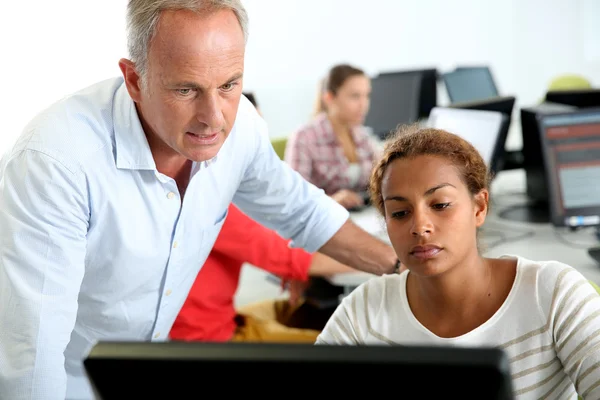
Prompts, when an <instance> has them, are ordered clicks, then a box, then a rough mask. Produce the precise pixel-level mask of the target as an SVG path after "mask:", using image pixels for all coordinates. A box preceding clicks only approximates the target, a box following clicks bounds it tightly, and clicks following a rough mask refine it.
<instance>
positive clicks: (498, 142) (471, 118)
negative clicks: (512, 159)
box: [427, 107, 508, 174]
mask: <svg viewBox="0 0 600 400" xmlns="http://www.w3.org/2000/svg"><path fill="white" fill-rule="evenodd" d="M507 118H508V117H507V116H506V115H505V114H503V113H500V112H497V111H482V110H469V109H464V110H463V109H456V108H449V107H435V108H434V109H433V110H432V111H431V114H430V115H429V119H428V121H427V126H429V127H432V128H436V129H443V130H446V131H448V132H451V133H454V134H457V135H459V136H461V137H462V138H463V139H465V140H467V141H468V142H470V143H471V144H472V145H473V146H474V147H475V148H476V149H477V151H479V153H480V154H481V156H482V157H483V159H484V160H485V162H486V164H487V166H488V168H489V169H490V171H491V172H492V173H493V174H495V173H496V172H498V171H497V170H498V167H499V162H500V160H501V159H502V157H503V155H504V144H505V142H506V138H505V137H502V136H501V134H502V133H503V128H504V126H505V124H506V120H507Z"/></svg>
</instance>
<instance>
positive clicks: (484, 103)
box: [449, 96, 520, 173]
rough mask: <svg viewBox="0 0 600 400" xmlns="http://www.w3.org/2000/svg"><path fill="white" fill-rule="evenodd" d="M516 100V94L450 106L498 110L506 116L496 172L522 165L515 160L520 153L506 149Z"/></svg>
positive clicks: (500, 136) (497, 154) (495, 163)
mask: <svg viewBox="0 0 600 400" xmlns="http://www.w3.org/2000/svg"><path fill="white" fill-rule="evenodd" d="M515 100H516V99H515V97H514V96H502V97H500V96H499V97H493V98H489V99H485V100H477V101H465V102H459V103H453V104H451V105H450V106H449V107H450V108H462V109H465V110H481V111H496V112H499V113H501V114H503V115H504V116H505V118H504V121H503V124H502V127H501V129H500V132H499V134H498V141H499V143H501V145H500V146H499V148H498V152H497V153H496V155H495V159H494V173H498V172H500V171H502V170H505V169H513V168H518V167H520V165H519V162H515V161H513V159H515V158H518V157H519V156H520V154H517V155H515V154H512V153H510V152H507V151H506V150H505V146H506V139H507V137H508V131H509V130H510V124H511V121H512V112H513V108H514V105H515Z"/></svg>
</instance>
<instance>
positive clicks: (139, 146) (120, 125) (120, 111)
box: [113, 83, 156, 170]
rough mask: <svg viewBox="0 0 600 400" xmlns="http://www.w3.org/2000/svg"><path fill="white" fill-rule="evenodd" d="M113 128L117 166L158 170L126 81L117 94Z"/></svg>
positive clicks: (114, 104) (114, 105)
mask: <svg viewBox="0 0 600 400" xmlns="http://www.w3.org/2000/svg"><path fill="white" fill-rule="evenodd" d="M113 129H114V131H115V153H116V154H115V161H116V164H117V168H120V169H139V170H156V163H155V162H154V158H153V157H152V152H151V151H150V145H149V144H148V139H147V138H146V134H145V133H144V129H143V128H142V123H141V122H140V118H139V116H138V114H137V110H136V108H135V103H134V101H133V100H132V99H131V97H130V96H129V93H128V92H127V88H126V86H125V83H122V84H121V86H120V87H119V89H117V92H116V94H115V100H114V103H113Z"/></svg>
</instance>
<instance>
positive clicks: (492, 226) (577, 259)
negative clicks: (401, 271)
mask: <svg viewBox="0 0 600 400" xmlns="http://www.w3.org/2000/svg"><path fill="white" fill-rule="evenodd" d="M490 197H491V199H492V204H491V210H490V214H489V215H488V217H487V219H486V222H485V224H484V226H483V229H482V232H481V244H482V245H483V248H484V252H483V255H484V256H486V257H499V256H501V255H505V254H513V255H519V256H522V257H525V258H528V259H530V260H556V261H560V262H563V263H565V264H568V265H570V266H572V267H574V268H576V269H577V270H578V271H579V272H581V273H582V274H583V275H584V276H585V277H586V278H587V279H589V280H591V281H593V282H595V283H600V265H598V264H597V263H596V262H595V261H594V260H593V259H592V258H591V257H590V256H589V255H588V253H587V248H589V247H592V246H596V245H598V239H597V238H596V236H595V234H594V232H592V231H591V230H582V231H580V232H569V231H567V230H566V229H565V230H562V229H556V228H554V227H553V226H552V225H550V224H529V223H521V222H514V221H508V220H504V219H501V218H500V217H498V213H499V212H500V211H501V210H503V209H505V208H507V207H510V206H512V205H518V204H524V203H525V202H526V199H527V198H526V196H525V172H524V171H523V170H511V171H503V172H500V173H499V174H498V175H497V177H496V179H495V180H494V182H493V183H492V187H491V196H490ZM351 218H352V219H353V220H354V221H355V222H356V223H357V224H358V225H359V226H361V227H364V228H365V229H366V230H367V231H368V232H369V233H371V234H373V235H374V236H377V237H379V238H382V239H383V240H386V241H387V242H388V243H389V239H388V237H387V234H386V232H385V225H384V222H383V219H382V217H380V216H379V215H378V214H377V211H376V210H375V209H373V208H368V209H365V210H363V211H360V212H358V213H353V214H352V215H351ZM378 227H379V229H378ZM374 276H375V275H372V274H367V273H364V272H357V273H354V272H352V273H344V274H337V275H333V276H331V277H330V278H329V281H330V282H331V283H332V284H334V285H338V286H343V287H344V292H345V293H349V292H350V291H352V290H353V289H354V288H355V287H356V286H359V285H360V284H362V283H363V282H365V281H366V280H368V279H370V278H372V277H374Z"/></svg>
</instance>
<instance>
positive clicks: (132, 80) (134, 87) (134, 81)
mask: <svg viewBox="0 0 600 400" xmlns="http://www.w3.org/2000/svg"><path fill="white" fill-rule="evenodd" d="M119 68H120V69H121V73H122V74H123V79H124V80H125V86H126V87H127V91H128V92H129V96H131V98H132V99H133V101H135V102H136V103H139V102H140V100H141V98H142V95H141V92H142V91H141V83H142V80H141V78H140V75H139V74H138V72H137V70H136V69H135V64H134V63H133V62H132V61H130V60H128V59H126V58H121V59H120V60H119Z"/></svg>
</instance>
